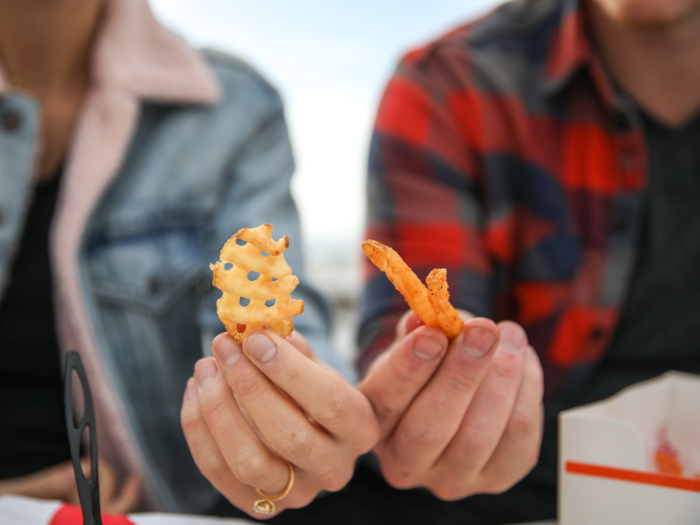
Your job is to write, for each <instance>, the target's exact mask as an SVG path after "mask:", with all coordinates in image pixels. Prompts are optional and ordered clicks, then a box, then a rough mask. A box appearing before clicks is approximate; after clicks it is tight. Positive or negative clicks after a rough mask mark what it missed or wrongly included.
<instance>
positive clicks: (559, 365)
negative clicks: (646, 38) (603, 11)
mask: <svg viewBox="0 0 700 525" xmlns="http://www.w3.org/2000/svg"><path fill="white" fill-rule="evenodd" d="M646 184H647V182H646V150H645V144H644V137H643V132H642V129H641V123H640V122H639V115H638V113H636V111H635V108H634V106H633V105H632V104H630V103H629V101H628V99H625V98H624V97H622V96H619V95H618V94H617V93H616V90H615V89H614V86H613V84H612V83H611V81H610V80H609V78H608V76H607V75H606V73H605V71H604V69H603V66H602V64H601V63H600V61H599V59H598V57H597V56H596V54H595V53H594V50H593V48H592V43H591V42H590V39H589V37H588V34H587V28H586V17H585V12H584V11H583V8H582V6H580V5H578V3H577V2H576V1H575V0H524V1H521V0H516V1H515V2H512V3H509V4H506V5H504V6H502V7H500V8H499V9H497V10H496V11H495V12H493V13H492V14H490V15H489V16H487V17H485V18H483V19H481V20H478V21H476V22H474V23H471V24H469V25H465V26H463V27H460V28H458V29H456V30H455V31H453V32H451V33H449V34H447V35H445V36H444V37H442V38H440V39H439V40H437V41H435V42H433V43H431V44H429V45H427V46H425V47H423V48H421V49H418V50H415V51H413V52H410V53H408V54H407V55H406V56H405V57H404V58H403V60H402V61H401V62H400V64H399V66H398V69H397V70H396V73H395V74H394V76H393V78H392V79H391V80H390V82H389V84H388V86H387V88H386V92H385V94H384V97H383V100H382V102H381V105H380V108H379V111H378V115H377V119H376V124H375V130H374V134H373V138H372V144H371V149H370V159H369V177H368V189H367V191H368V196H369V201H368V202H369V204H368V207H369V211H368V227H367V232H366V235H367V238H372V239H376V240H378V241H380V242H383V243H385V244H387V245H389V246H392V247H393V248H394V249H396V250H397V251H398V252H399V254H400V255H401V256H402V257H403V258H404V259H405V261H406V262H407V263H408V264H409V265H410V266H411V267H412V268H413V269H414V270H415V272H416V274H417V275H418V276H419V277H420V278H422V279H424V278H425V276H426V275H427V274H428V273H429V271H430V270H431V269H432V268H446V269H447V279H448V283H449V285H450V293H451V300H452V302H453V304H454V305H455V306H456V307H458V308H463V309H465V310H468V311H470V312H472V313H474V314H475V315H479V316H487V317H490V318H493V319H495V320H502V319H512V320H514V321H516V322H518V323H520V324H521V325H522V326H523V327H524V328H525V330H526V331H527V334H528V337H529V340H530V343H531V344H532V346H533V347H534V348H535V349H536V351H537V352H538V354H539V356H540V359H541V361H542V364H543V367H544V372H545V398H546V399H547V400H550V401H551V400H553V399H561V398H562V396H565V395H566V394H567V391H572V390H573V389H575V388H576V387H577V386H578V385H580V383H581V381H582V379H583V378H585V376H586V375H587V373H588V371H590V370H591V368H592V366H593V365H594V364H595V363H596V362H597V361H598V360H600V358H601V356H602V355H603V354H604V352H605V349H606V347H607V346H608V344H609V342H610V340H611V338H612V335H613V332H614V331H615V327H616V324H617V320H618V317H619V313H620V308H621V305H622V302H623V300H624V297H625V293H626V287H627V285H628V283H629V280H630V278H631V275H632V270H633V265H634V260H635V253H636V249H637V242H638V236H639V235H638V234H639V231H640V228H641V217H642V207H643V199H644V192H645V189H646ZM365 278H366V283H365V288H364V292H363V296H362V299H361V308H360V317H361V319H360V332H359V343H360V348H361V353H360V355H359V360H358V364H359V368H360V371H361V373H364V371H365V370H366V368H367V366H368V365H369V364H370V363H371V361H372V360H373V359H374V358H375V357H376V356H377V355H378V354H379V353H380V352H381V351H383V350H384V349H386V347H387V346H388V344H389V343H390V341H391V340H392V339H393V337H394V330H395V325H396V322H397V320H398V319H399V317H400V316H401V314H402V313H403V312H404V311H405V310H406V308H407V307H406V304H405V302H404V300H403V298H402V297H401V296H400V295H399V294H398V293H397V292H396V291H395V290H394V288H393V286H392V285H391V283H389V281H388V280H387V279H386V277H385V276H384V275H383V274H381V273H379V271H378V270H377V269H376V268H375V267H374V266H373V265H372V264H371V263H369V262H368V261H367V262H366V266H365Z"/></svg>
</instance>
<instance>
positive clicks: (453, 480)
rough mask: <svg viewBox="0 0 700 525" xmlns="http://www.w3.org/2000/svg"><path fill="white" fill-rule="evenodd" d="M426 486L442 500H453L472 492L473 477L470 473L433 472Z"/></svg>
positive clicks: (473, 491)
mask: <svg viewBox="0 0 700 525" xmlns="http://www.w3.org/2000/svg"><path fill="white" fill-rule="evenodd" d="M433 474H434V475H433V477H432V480H431V483H430V484H429V485H428V486H427V488H428V490H430V492H432V493H433V495H434V496H435V497H436V498H438V499H441V500H443V501H455V500H458V499H462V498H465V497H467V496H469V495H471V494H474V493H475V492H476V491H475V490H474V486H475V477H474V475H473V474H471V473H467V472H460V473H459V474H455V473H454V472H444V471H441V472H434V473H433Z"/></svg>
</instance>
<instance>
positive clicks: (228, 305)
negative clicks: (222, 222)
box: [209, 224, 304, 343]
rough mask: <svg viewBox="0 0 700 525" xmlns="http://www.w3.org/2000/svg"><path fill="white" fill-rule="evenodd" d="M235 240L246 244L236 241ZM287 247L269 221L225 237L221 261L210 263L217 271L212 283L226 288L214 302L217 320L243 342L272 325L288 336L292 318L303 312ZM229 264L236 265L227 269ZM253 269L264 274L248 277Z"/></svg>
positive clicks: (292, 326)
mask: <svg viewBox="0 0 700 525" xmlns="http://www.w3.org/2000/svg"><path fill="white" fill-rule="evenodd" d="M237 239H240V240H242V241H245V242H246V244H244V245H240V244H238V243H237V242H236V240H237ZM288 247H289V238H288V237H287V236H284V237H282V238H281V239H280V240H278V241H273V240H272V225H271V224H263V225H262V226H258V227H257V228H243V229H241V230H239V231H238V232H236V233H235V234H234V235H233V237H231V238H230V239H229V240H228V241H226V244H225V245H224V247H223V248H222V249H221V254H220V256H219V257H220V260H219V261H218V262H217V263H216V264H210V265H209V268H210V269H211V270H212V271H213V272H214V280H213V284H214V286H216V287H217V288H218V289H219V290H221V291H222V292H224V294H223V295H222V296H221V298H220V299H219V300H218V301H217V303H216V311H217V313H218V315H219V319H221V322H222V323H224V326H225V327H226V332H228V334H229V335H230V336H231V337H233V338H234V339H236V341H238V342H239V343H242V342H243V340H244V339H245V338H246V337H248V336H249V335H250V334H252V333H253V332H255V331H257V330H268V329H269V330H271V331H273V332H274V333H276V334H277V335H279V336H280V337H283V338H284V337H287V336H288V335H290V334H291V333H292V331H293V330H294V323H293V322H292V319H291V318H292V317H294V316H295V315H299V314H300V313H302V312H303V311H304V301H301V300H298V299H292V298H291V296H290V295H289V294H290V293H291V292H292V291H293V290H294V289H295V288H296V287H297V285H298V284H299V279H298V278H297V277H296V276H294V275H292V269H291V268H290V267H289V265H288V264H287V262H286V261H285V260H284V255H283V253H284V251H285V250H286V249H287V248H288ZM265 254H267V255H265ZM226 263H231V264H232V265H233V267H232V268H231V269H228V270H227V269H226ZM250 272H256V273H259V274H260V275H259V276H258V277H257V278H256V279H254V280H250V279H249V278H248V276H249V274H250ZM242 299H248V300H249V302H248V304H246V305H243V304H241V303H242ZM271 299H274V300H275V304H274V305H272V306H267V305H266V304H265V302H266V301H268V300H271Z"/></svg>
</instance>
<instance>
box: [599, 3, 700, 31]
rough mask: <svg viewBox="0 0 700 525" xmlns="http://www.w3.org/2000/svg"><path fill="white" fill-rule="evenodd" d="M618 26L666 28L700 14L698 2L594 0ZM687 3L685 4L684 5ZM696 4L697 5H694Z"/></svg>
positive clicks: (680, 23)
mask: <svg viewBox="0 0 700 525" xmlns="http://www.w3.org/2000/svg"><path fill="white" fill-rule="evenodd" d="M593 1H594V2H597V3H599V5H600V6H601V7H602V8H603V11H604V12H605V13H606V15H607V16H608V17H609V18H610V19H611V20H612V21H613V22H614V23H615V24H616V25H618V26H620V27H626V28H629V29H635V30H649V31H654V30H665V29H669V28H673V27H676V26H678V25H683V24H685V23H686V22H688V20H689V19H690V18H692V17H694V18H698V17H699V16H700V6H698V5H697V4H698V2H697V1H695V2H693V3H691V2H684V3H681V2H678V1H673V0H671V1H669V0H593ZM683 4H685V5H683ZM693 4H696V5H693Z"/></svg>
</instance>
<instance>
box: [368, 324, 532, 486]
mask: <svg viewBox="0 0 700 525" xmlns="http://www.w3.org/2000/svg"><path fill="white" fill-rule="evenodd" d="M460 313H461V314H462V315H463V318H464V319H465V321H466V323H465V327H464V329H463V330H462V333H461V334H460V335H459V336H458V337H457V338H456V339H455V340H454V341H452V343H450V344H449V346H448V340H447V337H446V336H445V335H444V334H443V333H442V332H441V331H440V330H437V329H435V328H431V327H428V326H424V325H422V323H421V321H420V320H419V319H418V318H417V317H416V316H415V315H414V314H413V313H411V312H409V313H407V314H406V315H404V317H403V318H402V319H401V321H400V322H399V325H398V327H397V337H396V339H395V341H394V343H393V344H392V346H391V347H390V348H389V349H388V350H387V351H385V352H384V353H383V354H382V355H381V356H379V357H378V358H377V360H376V361H375V362H374V363H373V365H372V366H371V367H370V369H369V371H368V372H367V375H366V377H365V378H364V380H363V381H362V382H361V383H360V384H359V385H358V388H359V390H360V391H361V392H363V393H364V394H365V395H366V396H367V398H368V399H369V400H370V402H371V403H372V406H373V408H374V411H375V413H376V415H377V417H378V419H379V425H380V429H381V437H380V440H379V442H378V444H377V445H376V446H375V447H374V452H375V454H376V455H377V457H378V458H379V462H380V464H381V468H382V473H383V474H384V477H385V479H386V480H387V482H388V483H389V484H391V485H392V486H394V487H396V488H410V487H418V486H422V487H427V488H428V489H430V490H431V492H433V494H435V495H436V496H437V497H439V498H441V499H444V500H457V499H461V498H464V497H466V496H469V495H472V494H477V493H498V492H503V491H504V490H506V489H508V488H509V487H511V486H512V485H513V484H515V483H516V482H517V481H519V480H520V479H521V478H522V477H523V476H525V474H527V473H528V472H529V471H530V469H531V468H532V467H533V466H534V465H535V463H536V462H537V457H538V454H539V445H540V440H541V436H542V422H543V409H542V393H543V382H542V369H541V367H540V363H539V359H538V358H537V355H536V353H535V351H534V350H533V349H532V347H531V346H529V345H528V342H527V336H526V335H525V331H524V330H523V329H522V328H521V327H520V325H518V324H516V323H513V322H509V321H506V322H501V323H499V324H498V325H496V324H494V323H493V322H492V321H490V320H488V319H483V318H473V317H472V316H471V315H469V314H466V313H464V312H460Z"/></svg>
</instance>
